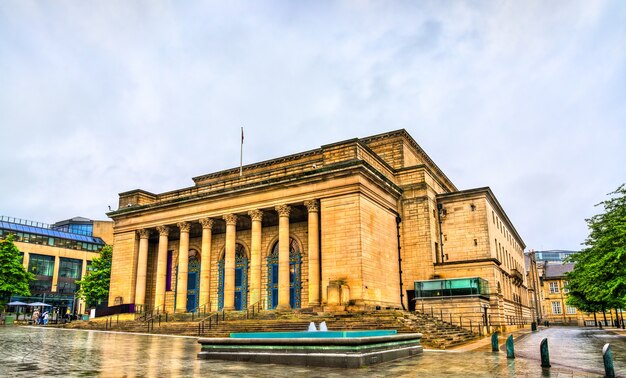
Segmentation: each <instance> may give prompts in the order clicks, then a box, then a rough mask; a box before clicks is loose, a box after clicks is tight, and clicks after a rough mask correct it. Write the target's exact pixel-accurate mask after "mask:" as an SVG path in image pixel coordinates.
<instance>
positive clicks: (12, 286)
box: [0, 235, 35, 302]
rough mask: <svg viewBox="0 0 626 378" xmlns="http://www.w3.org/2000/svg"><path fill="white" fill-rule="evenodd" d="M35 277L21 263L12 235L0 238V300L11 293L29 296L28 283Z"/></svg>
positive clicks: (8, 296)
mask: <svg viewBox="0 0 626 378" xmlns="http://www.w3.org/2000/svg"><path fill="white" fill-rule="evenodd" d="M34 279H35V275H34V274H32V273H29V272H27V271H26V269H24V265H22V258H21V256H20V251H19V249H17V247H16V246H15V244H14V243H13V235H9V236H8V237H7V238H6V239H2V240H0V302H6V301H7V300H8V299H9V298H10V297H11V295H22V296H29V295H30V288H29V287H28V284H29V282H30V281H33V280H34Z"/></svg>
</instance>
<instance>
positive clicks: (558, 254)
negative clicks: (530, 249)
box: [535, 250, 576, 261]
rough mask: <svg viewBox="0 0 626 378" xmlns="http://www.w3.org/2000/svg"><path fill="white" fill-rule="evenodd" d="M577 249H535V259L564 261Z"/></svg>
mask: <svg viewBox="0 0 626 378" xmlns="http://www.w3.org/2000/svg"><path fill="white" fill-rule="evenodd" d="M574 253H576V251H564V250H552V251H535V259H536V260H537V261H563V260H565V259H566V258H567V257H568V256H569V255H571V254H574Z"/></svg>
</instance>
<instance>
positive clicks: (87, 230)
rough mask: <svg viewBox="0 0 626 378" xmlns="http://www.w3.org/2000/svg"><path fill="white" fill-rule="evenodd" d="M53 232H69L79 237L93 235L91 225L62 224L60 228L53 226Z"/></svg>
mask: <svg viewBox="0 0 626 378" xmlns="http://www.w3.org/2000/svg"><path fill="white" fill-rule="evenodd" d="M54 229H55V230H59V231H65V232H71V233H73V234H79V235H88V236H91V234H92V233H93V226H92V225H91V224H76V223H70V224H64V225H62V226H54Z"/></svg>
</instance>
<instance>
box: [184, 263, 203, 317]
mask: <svg viewBox="0 0 626 378" xmlns="http://www.w3.org/2000/svg"><path fill="white" fill-rule="evenodd" d="M199 289H200V262H199V261H198V259H197V258H196V257H190V258H189V272H188V273H187V312H193V311H195V310H196V307H198V305H199V303H198V291H199Z"/></svg>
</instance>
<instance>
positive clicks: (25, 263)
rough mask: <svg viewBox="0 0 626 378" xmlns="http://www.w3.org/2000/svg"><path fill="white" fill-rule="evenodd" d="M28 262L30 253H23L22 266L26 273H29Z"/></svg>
mask: <svg viewBox="0 0 626 378" xmlns="http://www.w3.org/2000/svg"><path fill="white" fill-rule="evenodd" d="M29 261H30V253H28V252H24V258H23V259H22V265H24V269H26V271H27V272H29V270H28V262H29Z"/></svg>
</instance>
